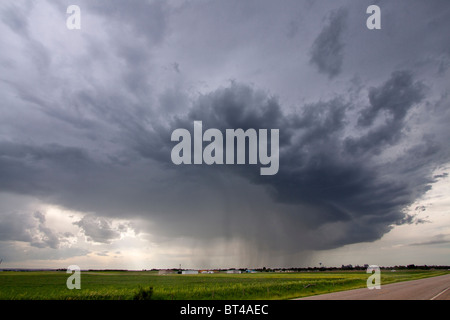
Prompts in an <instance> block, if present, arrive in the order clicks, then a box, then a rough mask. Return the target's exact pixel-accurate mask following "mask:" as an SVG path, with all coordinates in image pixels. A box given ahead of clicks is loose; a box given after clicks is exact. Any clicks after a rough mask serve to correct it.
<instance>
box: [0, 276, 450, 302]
mask: <svg viewBox="0 0 450 320" xmlns="http://www.w3.org/2000/svg"><path fill="white" fill-rule="evenodd" d="M449 273H450V272H449V271H446V270H445V271H444V270H408V271H397V272H390V271H382V272H381V285H382V286H383V284H388V283H395V282H400V281H408V280H415V279H422V278H427V277H433V276H438V275H444V274H449ZM69 276H70V274H67V273H65V272H64V271H42V272H41V271H39V272H37V271H28V272H15V271H4V272H0V300H132V299H134V298H135V297H136V295H137V293H138V291H139V289H140V288H143V289H148V288H150V287H151V288H152V289H153V294H152V295H151V299H154V300H272V299H273V300H285V299H293V298H301V297H307V296H311V295H316V294H323V293H330V292H337V291H343V290H349V289H356V288H364V287H366V281H367V278H368V277H369V276H370V275H369V274H367V273H365V272H364V271H349V272H344V271H334V272H298V273H273V272H261V273H249V274H226V273H216V274H195V275H178V274H171V275H158V274H157V272H153V271H139V272H138V271H95V272H94V271H92V272H81V289H79V290H77V289H74V290H69V289H68V288H67V287H66V281H67V279H68V277H69Z"/></svg>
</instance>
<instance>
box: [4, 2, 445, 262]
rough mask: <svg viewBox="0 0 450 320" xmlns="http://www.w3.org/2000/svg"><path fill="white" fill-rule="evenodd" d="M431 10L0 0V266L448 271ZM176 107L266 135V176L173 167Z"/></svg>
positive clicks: (435, 12) (440, 99)
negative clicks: (272, 165)
mask: <svg viewBox="0 0 450 320" xmlns="http://www.w3.org/2000/svg"><path fill="white" fill-rule="evenodd" d="M70 5H77V6H78V7H79V8H80V10H81V11H80V16H79V18H80V22H81V24H80V29H70V28H68V27H67V20H68V19H69V22H70V21H73V20H71V19H72V18H71V14H72V13H71V12H69V13H67V8H68V7H69V6H70ZM370 5H377V6H379V8H380V12H381V13H380V22H381V29H369V28H368V27H367V24H366V22H367V20H368V18H369V17H370V16H371V13H369V14H368V13H367V8H368V7H369V6H370ZM449 16H450V3H449V2H448V1H447V0H431V1H424V0H416V1H406V0H398V1H382V0H379V1H377V0H370V1H366V0H363V1H356V0H336V1H326V0H321V1H312V0H304V1H301V0H281V1H273V0H227V1H219V0H185V1H182V0H169V1H150V0H148V1H147V0H142V1H125V0H109V1H100V0H89V1H88V0H70V1H66V0H61V1H50V0H40V1H33V0H21V1H12V0H3V1H1V3H0V48H1V50H0V97H1V99H0V259H2V260H3V262H2V264H1V267H4V268H8V267H11V268H18V267H23V268H67V266H69V265H74V264H75V265H78V266H80V267H81V268H82V269H85V268H86V269H87V268H103V269H113V268H119V269H151V268H176V267H179V266H180V265H181V266H182V267H183V268H229V267H255V268H256V267H308V266H312V267H314V266H319V265H320V264H321V265H324V266H341V265H342V264H353V265H356V264H360V265H363V264H375V265H380V266H394V265H406V264H416V265H423V264H427V265H450V196H449V194H450V192H449V191H450V178H449V177H448V172H449V170H450V145H449V143H448V141H450V127H449V126H448V123H449V121H450V95H449V93H450V92H449V86H448V83H449V82H450V81H449V80H450V41H449V39H448V30H450V20H449V19H448V17H449ZM194 121H202V125H203V128H204V130H206V129H209V128H210V129H218V130H220V131H221V132H225V130H226V129H243V130H248V129H255V130H259V129H268V130H274V129H278V130H279V170H278V172H277V173H276V174H274V175H261V174H260V166H255V165H251V164H244V165H227V164H224V165H207V164H201V165H175V164H174V163H173V162H172V160H171V151H172V149H173V148H174V146H175V145H176V142H174V141H172V139H171V135H172V132H173V131H174V130H176V129H179V128H183V129H187V130H189V131H190V132H192V131H193V127H194Z"/></svg>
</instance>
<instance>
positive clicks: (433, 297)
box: [430, 287, 450, 300]
mask: <svg viewBox="0 0 450 320" xmlns="http://www.w3.org/2000/svg"><path fill="white" fill-rule="evenodd" d="M448 289H450V287H448V288H447V289H444V290H442V291H441V292H440V293H438V294H437V295H435V296H434V297H433V298H431V299H430V300H434V299H436V298H437V297H439V296H440V295H441V294H443V293H444V292H445V291H447V290H448Z"/></svg>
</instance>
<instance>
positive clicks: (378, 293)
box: [296, 274, 450, 300]
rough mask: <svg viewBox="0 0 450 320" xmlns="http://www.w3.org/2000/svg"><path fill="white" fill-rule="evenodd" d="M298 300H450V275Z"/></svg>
mask: <svg viewBox="0 0 450 320" xmlns="http://www.w3.org/2000/svg"><path fill="white" fill-rule="evenodd" d="M296 300H450V274H447V275H444V276H438V277H431V278H427V279H420V280H411V281H404V282H397V283H391V284H386V285H383V283H381V289H378V290H377V289H372V290H369V289H368V288H363V289H355V290H348V291H341V292H334V293H327V294H321V295H316V296H311V297H306V298H300V299H296Z"/></svg>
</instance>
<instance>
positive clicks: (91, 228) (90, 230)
mask: <svg viewBox="0 0 450 320" xmlns="http://www.w3.org/2000/svg"><path fill="white" fill-rule="evenodd" d="M73 224H74V225H77V226H79V227H80V228H81V229H82V230H83V232H84V234H85V235H86V236H87V237H88V239H89V240H90V241H94V242H98V243H111V241H113V240H115V239H118V238H119V237H120V232H119V231H118V230H116V229H114V228H113V227H112V226H111V223H110V222H109V221H108V220H106V219H104V218H97V217H93V216H88V215H86V216H84V217H83V218H82V219H81V220H80V221H77V222H74V223H73ZM120 229H122V230H121V231H124V230H123V226H122V228H120Z"/></svg>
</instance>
